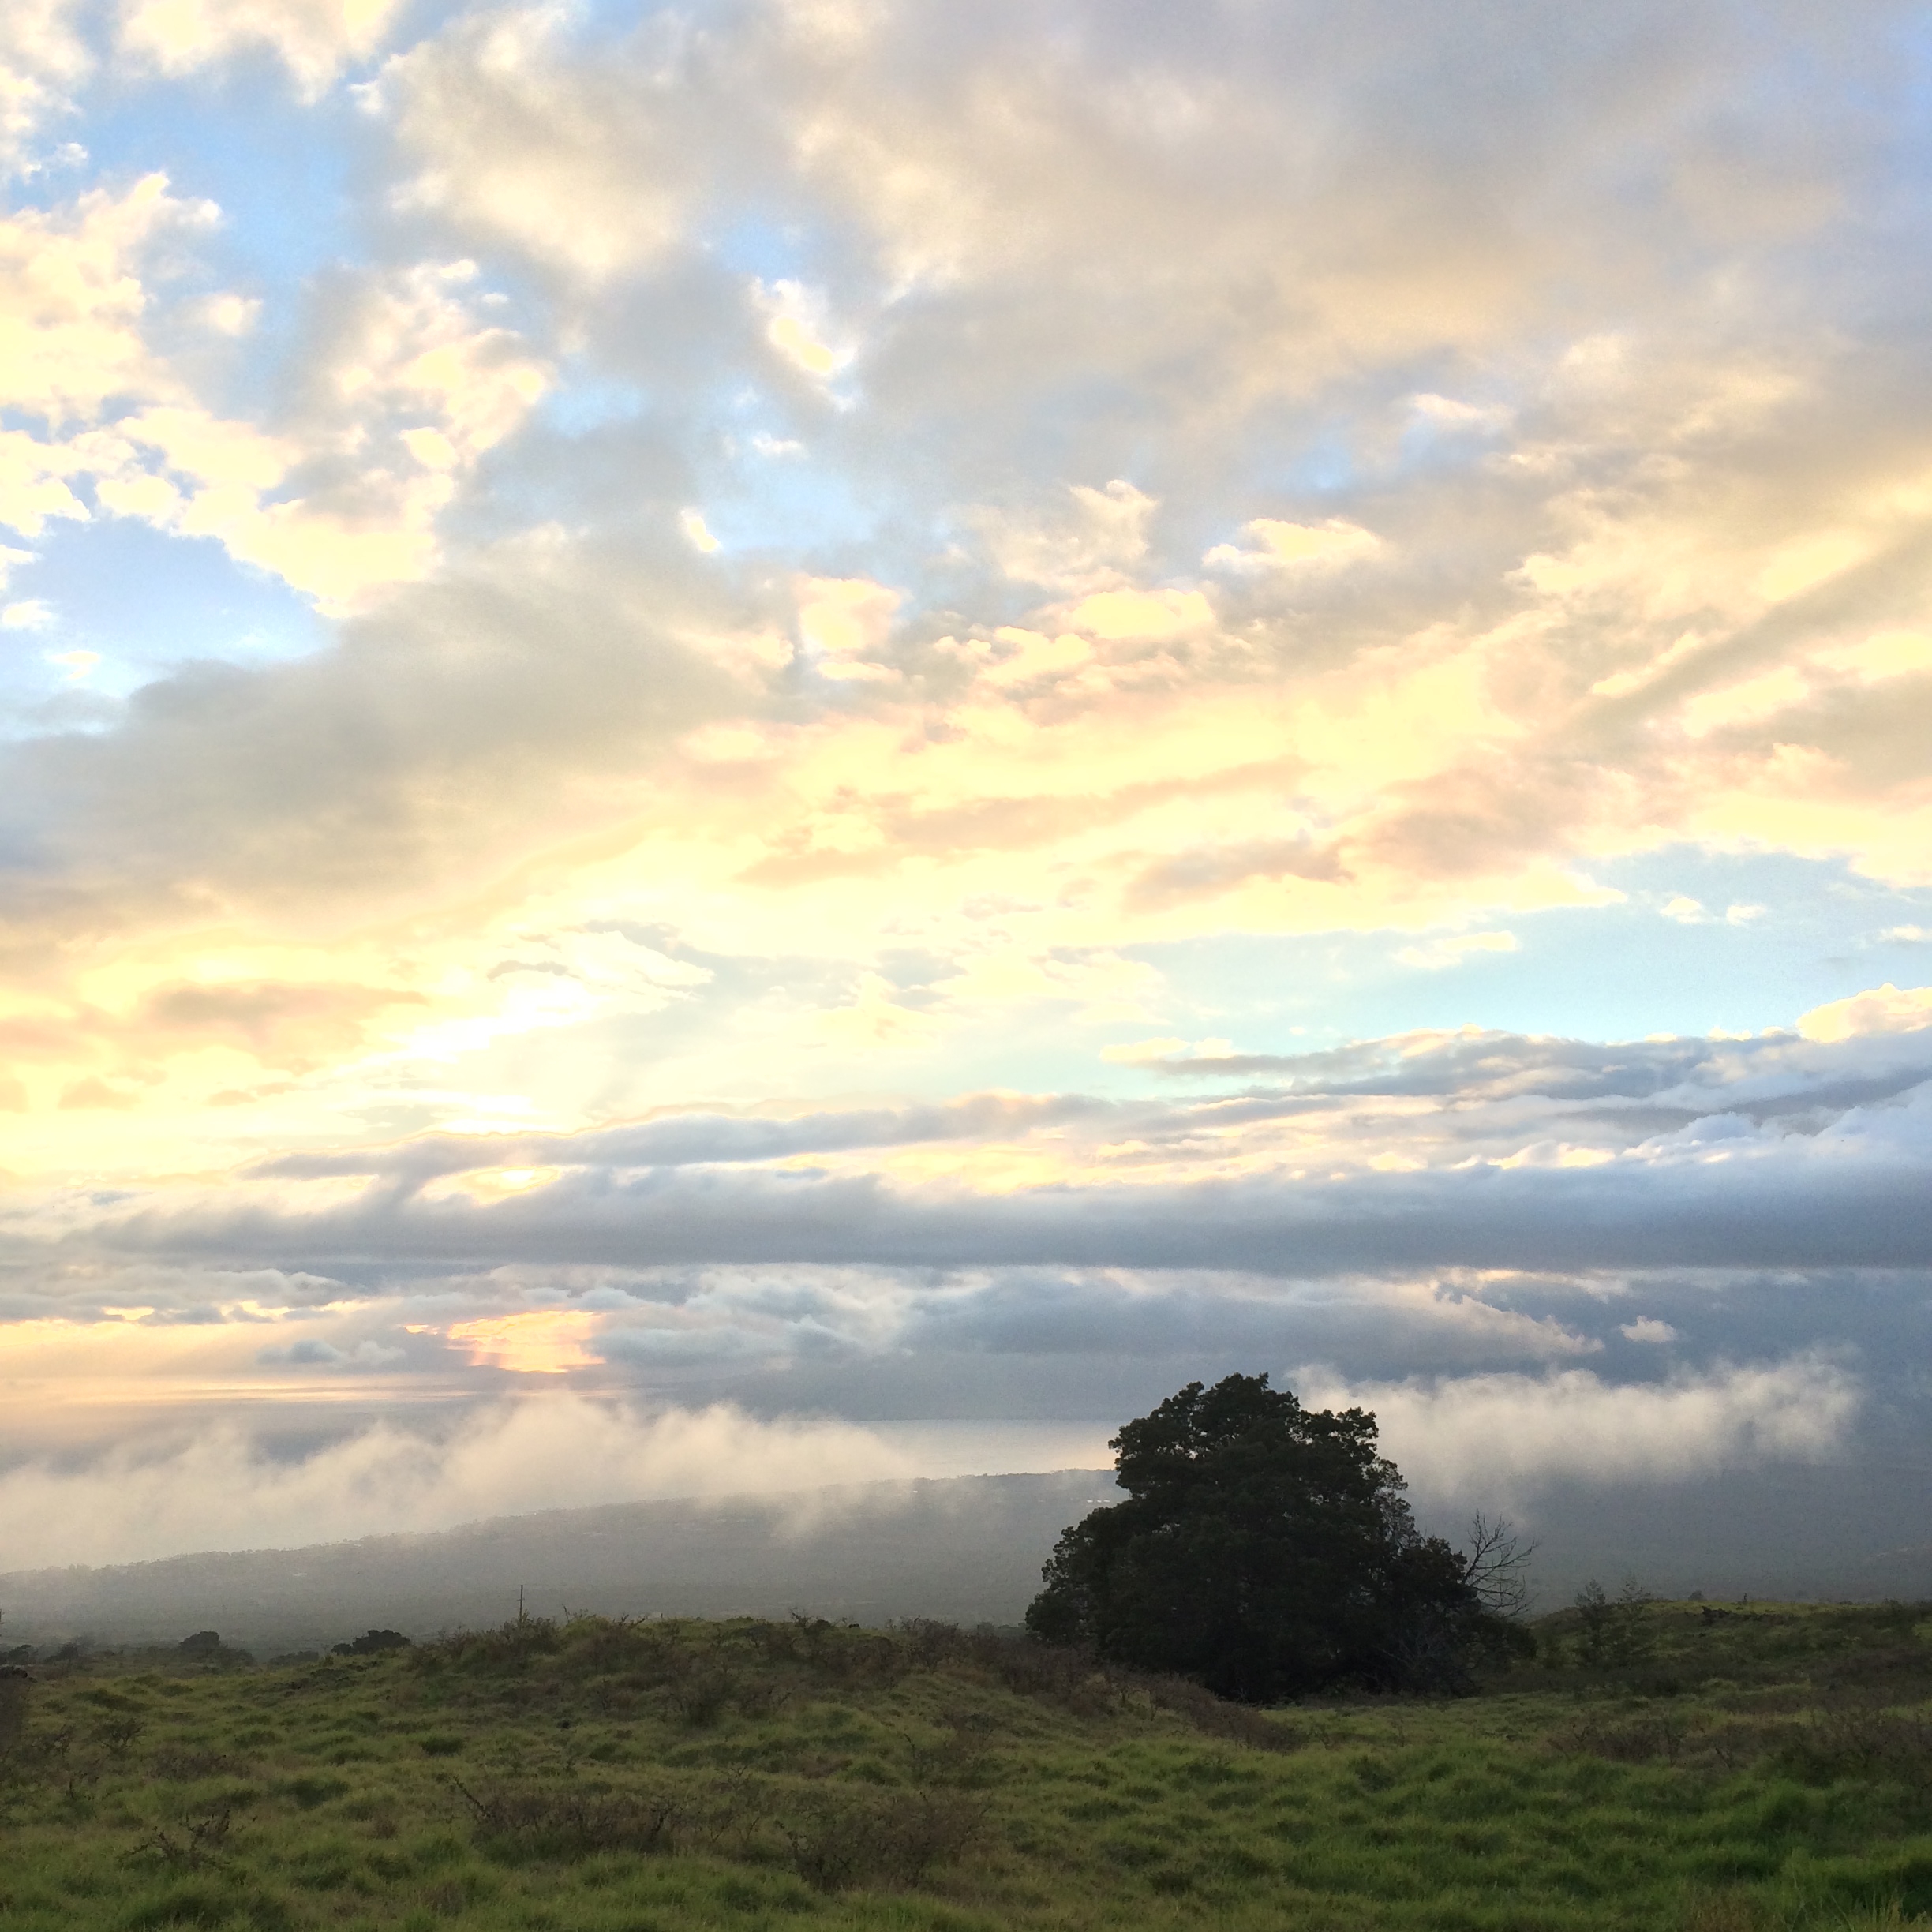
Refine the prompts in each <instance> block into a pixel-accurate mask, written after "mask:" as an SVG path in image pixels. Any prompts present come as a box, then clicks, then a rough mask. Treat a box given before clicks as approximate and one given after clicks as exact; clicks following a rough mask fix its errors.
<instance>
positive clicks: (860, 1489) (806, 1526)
mask: <svg viewBox="0 0 1932 1932" xmlns="http://www.w3.org/2000/svg"><path fill="white" fill-rule="evenodd" d="M1113 1493H1114V1488H1113V1477H1112V1474H1111V1473H1110V1472H1109V1471H1107V1470H1063V1471H1061V1472H1060V1473H1058V1474H1055V1475H1042V1476H980V1477H957V1478H954V1479H952V1480H949V1481H915V1482H904V1483H873V1484H863V1485H852V1486H850V1487H848V1488H838V1489H828V1490H821V1491H817V1492H811V1493H809V1494H806V1495H803V1496H799V1495H792V1496H782V1497H746V1498H741V1499H739V1500H734V1501H731V1502H725V1503H694V1502H671V1503H623V1504H618V1505H615V1506H612V1507H605V1508H601V1509H581V1510H554V1511H545V1513H543V1514H541V1515H534V1516H511V1517H502V1518H496V1519H494V1520H492V1521H490V1522H480V1523H474V1524H470V1525H469V1526H466V1527H464V1528H462V1529H451V1530H446V1531H444V1532H443V1533H440V1534H437V1535H432V1536H391V1537H368V1538H365V1540H363V1541H360V1542H355V1543H336V1544H322V1545H312V1546H310V1547H309V1548H304V1549H293V1550H250V1551H245V1552H237V1553H233V1554H215V1555H206V1556H177V1557H172V1558H170V1559H167V1560H165V1561H163V1562H159V1563H129V1564H124V1565H120V1566H117V1567H113V1568H108V1569H71V1570H39V1571H17V1572H15V1573H13V1574H10V1575H5V1576H0V1614H3V1615H4V1617H5V1623H4V1625H0V1634H5V1635H6V1636H9V1637H12V1638H13V1640H14V1641H16V1642H41V1643H44V1642H47V1641H49V1640H51V1639H54V1638H66V1637H69V1636H75V1635H85V1636H88V1637H91V1638H94V1639H95V1640H97V1641H99V1642H105V1643H146V1642H159V1641H162V1640H164V1639H165V1640H170V1641H172V1640H175V1639H178V1638H181V1637H182V1636H183V1635H185V1634H187V1633H188V1632H189V1631H197V1630H204V1629H205V1630H216V1631H220V1633H221V1634H222V1635H223V1637H224V1638H227V1640H228V1641H229V1642H231V1643H235V1644H238V1645H241V1646H245V1647H246V1648H248V1649H253V1650H255V1651H256V1652H257V1653H261V1654H271V1653H275V1652H277V1651H283V1650H297V1649H313V1648H315V1647H316V1646H320V1645H324V1644H327V1643H330V1642H335V1641H336V1640H338V1639H339V1638H344V1637H348V1636H353V1635H354V1634H355V1633H356V1632H357V1631H361V1630H363V1629H365V1628H367V1627H369V1626H370V1625H372V1624H379V1625H382V1626H384V1627H390V1628H393V1629H396V1630H400V1631H404V1632H406V1633H407V1634H410V1635H411V1636H427V1635H431V1634H434V1633H435V1632H436V1631H439V1630H445V1629H453V1628H456V1627H462V1626H478V1627H480V1626H485V1625H494V1624H497V1623H501V1622H502V1621H503V1620H504V1618H505V1617H506V1616H512V1615H514V1614H515V1611H516V1607H517V1593H518V1591H519V1589H523V1590H526V1592H527V1594H528V1601H529V1604H530V1609H531V1611H532V1612H533V1613H538V1612H541V1613H542V1614H546V1615H552V1616H554V1615H556V1614H557V1613H558V1612H560V1610H561V1609H562V1608H564V1606H565V1605H567V1606H568V1607H569V1608H571V1609H572V1610H590V1611H596V1612H601V1613H602V1614H604V1615H606V1616H618V1615H622V1614H631V1615H638V1614H650V1613H651V1612H663V1613H668V1614H672V1613H674V1614H678V1615H683V1616H729V1615H732V1614H736V1613H741V1612H743V1613H751V1614H756V1615H762V1616H783V1615H784V1613H785V1612H787V1611H788V1610H791V1609H792V1608H799V1609H807V1610H810V1611H811V1612H814V1613H815V1614H816V1615H818V1616H828V1617H833V1618H850V1619H852V1620H854V1621H856V1622H859V1623H882V1622H884V1621H885V1620H886V1619H888V1618H893V1617H903V1616H939V1617H945V1618H949V1619H953V1620H956V1621H959V1622H962V1623H977V1622H979V1621H982V1620H984V1621H987V1622H991V1623H1013V1622H1017V1620H1018V1619H1019V1617H1020V1613H1021V1612H1022V1611H1023V1610H1024V1608H1025V1607H1026V1604H1027V1603H1028V1600H1029V1599H1030V1598H1031V1597H1032V1595H1033V1593H1034V1592H1035V1590H1036V1589H1039V1569H1040V1565H1041V1563H1043V1562H1044V1561H1045V1559H1046V1557H1047V1552H1048V1551H1049V1550H1050V1549H1051V1548H1052V1547H1053V1543H1054V1538H1055V1537H1058V1535H1059V1533H1060V1532H1061V1530H1062V1529H1065V1527H1066V1526H1067V1525H1068V1524H1069V1523H1070V1522H1073V1521H1074V1520H1075V1519H1076V1518H1078V1517H1080V1516H1081V1515H1084V1514H1085V1512H1086V1511H1088V1509H1089V1508H1091V1507H1093V1505H1094V1504H1095V1503H1097V1502H1099V1501H1101V1500H1103V1499H1104V1498H1106V1497H1107V1496H1110V1495H1112V1494H1113Z"/></svg>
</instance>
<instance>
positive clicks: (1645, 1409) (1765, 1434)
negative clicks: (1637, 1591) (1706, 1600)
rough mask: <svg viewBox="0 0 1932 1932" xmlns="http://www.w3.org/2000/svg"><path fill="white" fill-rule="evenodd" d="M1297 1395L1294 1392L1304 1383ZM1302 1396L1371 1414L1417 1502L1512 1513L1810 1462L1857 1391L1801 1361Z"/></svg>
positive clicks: (1329, 1386)
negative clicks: (1679, 1480) (1585, 1486)
mask: <svg viewBox="0 0 1932 1932" xmlns="http://www.w3.org/2000/svg"><path fill="white" fill-rule="evenodd" d="M1304 1383H1306V1385H1307V1386H1306V1387H1304ZM1295 1387H1297V1390H1298V1391H1301V1393H1302V1395H1303V1399H1304V1400H1307V1401H1314V1402H1320V1403H1321V1404H1322V1405H1324V1406H1339V1405H1342V1404H1360V1405H1361V1406H1362V1407H1364V1408H1367V1409H1372V1410H1374V1411H1375V1413H1376V1417H1377V1419H1378V1421H1380V1424H1381V1429H1382V1441H1383V1447H1384V1449H1385V1451H1386V1452H1387V1454H1388V1455H1391V1457H1393V1458H1394V1459H1395V1462H1396V1463H1397V1464H1398V1466H1399V1467H1401V1468H1402V1470H1404V1472H1405V1473H1407V1475H1408V1476H1409V1478H1410V1482H1411V1483H1412V1484H1413V1486H1414V1488H1415V1489H1416V1492H1417V1495H1418V1496H1421V1497H1423V1498H1425V1499H1428V1500H1440V1499H1456V1500H1460V1499H1462V1498H1466V1497H1470V1496H1479V1497H1480V1496H1487V1497H1488V1498H1490V1499H1492V1500H1491V1502H1490V1503H1489V1505H1488V1507H1496V1506H1497V1505H1499V1504H1501V1505H1503V1506H1506V1507H1512V1508H1521V1507H1523V1506H1524V1503H1525V1502H1526V1500H1528V1499H1530V1498H1533V1496H1534V1495H1535V1493H1536V1492H1537V1489H1538V1488H1541V1487H1542V1486H1543V1485H1546V1484H1548V1483H1550V1482H1553V1481H1581V1482H1586V1483H1589V1482H1594V1483H1601V1484H1606V1485H1608V1484H1613V1483H1619V1482H1631V1481H1657V1480H1660V1479H1668V1478H1676V1477H1687V1476H1693V1475H1700V1474H1704V1473H1709V1472H1710V1471H1713V1470H1720V1469H1732V1468H1739V1467H1750V1466H1757V1465H1759V1464H1762V1463H1766V1462H1784V1461H1791V1462H1815V1461H1821V1460H1822V1459H1824V1458H1826V1457H1828V1456H1830V1455H1833V1454H1834V1453H1835V1452H1837V1450H1838V1449H1839V1448H1840V1446H1841V1445H1842V1444H1843V1443H1844V1440H1845V1438H1846V1436H1847V1433H1848V1431H1849V1430H1850V1428H1851V1427H1852V1424H1853V1423H1854V1421H1855V1420H1856V1419H1857V1417H1858V1414H1859V1410H1860V1408H1861V1406H1862V1405H1863V1391H1862V1390H1861V1388H1860V1387H1859V1383H1858V1382H1857V1381H1856V1380H1854V1379H1853V1378H1852V1376H1849V1375H1848V1374H1847V1373H1846V1372H1844V1370H1843V1369H1841V1368H1838V1367H1837V1366H1836V1365H1833V1364H1832V1363H1830V1362H1829V1361H1823V1360H1821V1359H1818V1358H1816V1357H1795V1358H1793V1359H1792V1360H1790V1361H1784V1362H1780V1363H1777V1364H1774V1365H1768V1366H1762V1367H1753V1368H1723V1369H1719V1370H1717V1371H1715V1372H1712V1373H1710V1374H1708V1375H1705V1376H1688V1377H1685V1378H1683V1379H1681V1380H1673V1381H1671V1382H1667V1383H1634V1384H1632V1383H1626V1384H1622V1385H1619V1384H1615V1383H1607V1382H1604V1381H1602V1380H1600V1379H1599V1378H1598V1377H1597V1376H1595V1375H1593V1374H1592V1373H1591V1372H1589V1370H1587V1369H1582V1368H1571V1369H1565V1370H1563V1371H1562V1372H1559V1373H1557V1374H1555V1375H1551V1376H1522V1375H1491V1376H1465V1377H1462V1378H1460V1379H1458V1380H1444V1381H1441V1382H1437V1383H1380V1384H1374V1385H1369V1386H1362V1385H1359V1384H1357V1385H1353V1386H1349V1387H1342V1386H1339V1385H1336V1384H1335V1383H1331V1382H1325V1381H1321V1380H1318V1379H1317V1377H1316V1375H1314V1374H1313V1373H1311V1374H1309V1375H1308V1376H1303V1377H1300V1378H1297V1379H1296V1381H1295Z"/></svg>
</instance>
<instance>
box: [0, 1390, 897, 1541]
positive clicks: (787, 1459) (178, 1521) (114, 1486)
mask: <svg viewBox="0 0 1932 1932" xmlns="http://www.w3.org/2000/svg"><path fill="white" fill-rule="evenodd" d="M909 1473H913V1466H912V1463H911V1462H909V1460H908V1458H907V1457H906V1456H905V1455H903V1454H902V1453H901V1452H900V1451H897V1450H895V1449H893V1448H892V1447H890V1446H889V1445H888V1444H887V1443H885V1442H883V1441H882V1440H880V1439H879V1437H878V1436H875V1435H874V1434H873V1433H872V1432H871V1431H869V1430H867V1429H864V1428H859V1427H857V1426H856V1425H852V1424H849V1423H842V1422H837V1421H801V1420H796V1419H781V1420H778V1421H757V1420H755V1419H754V1418H753V1417H749V1416H747V1415H746V1414H744V1413H743V1412H742V1411H741V1410H737V1409H734V1408H732V1407H730V1406H725V1405H715V1406H711V1407H708V1408H705V1409H702V1410H664V1411H661V1412H658V1413H645V1412H641V1411H638V1410H634V1409H631V1408H628V1407H627V1406H623V1405H621V1404H619V1403H612V1402H593V1401H588V1400H586V1399H584V1398H582V1397H578V1396H575V1395H556V1396H552V1397H549V1398H537V1399H532V1400H527V1401H522V1402H504V1403H501V1404H498V1405H492V1406H489V1407H486V1408H484V1409H482V1410H478V1411H477V1412H475V1413H471V1414H469V1415H466V1416H465V1417H463V1418H462V1420H461V1421H459V1422H458V1423H456V1424H455V1425H454V1426H453V1427H445V1428H441V1429H438V1428H435V1427H434V1426H433V1425H427V1424H418V1425H417V1426H414V1427H411V1426H405V1425H400V1424H394V1423H388V1422H379V1423H377V1424H376V1425H373V1426H372V1427H369V1428H365V1429H362V1430H360V1431H358V1432H356V1433H354V1434H352V1435H350V1436H346V1437H345V1438H343V1440H339V1441H336V1442H335V1443H331V1444H329V1445H328V1446H327V1447H324V1448H321V1449H318V1450H316V1451H314V1452H313V1453H312V1454H310V1455H307V1456H305V1457H302V1458H299V1459H298V1460H294V1461H282V1460H278V1459H276V1458H273V1457H271V1456H270V1455H267V1454H265V1453H264V1451H263V1448H262V1446H261V1444H260V1443H259V1442H258V1441H257V1440H256V1439H254V1438H253V1436H251V1435H250V1434H249V1432H246V1431H245V1430H243V1429H242V1428H239V1427H237V1426H234V1425H220V1426H215V1427H211V1428H204V1429H202V1430H200V1431H199V1432H195V1433H193V1434H192V1435H190V1436H189V1437H188V1439H187V1440H185V1441H176V1442H174V1443H168V1444H165V1445H162V1446H158V1447H157V1446H152V1445H151V1446H148V1447H140V1446H135V1447H121V1448H117V1449H115V1450H114V1451H110V1453H108V1454H107V1455H103V1456H102V1457H100V1458H99V1459H97V1460H95V1461H93V1462H89V1463H87V1464H85V1465H84V1466H80V1467H65V1466H61V1465H60V1464H59V1463H58V1462H54V1461H51V1460H48V1459H44V1458H43V1459H36V1460H35V1461H32V1462H27V1463H25V1464H24V1465H20V1466H16V1467H14V1468H12V1469H10V1470H6V1472H5V1473H0V1522H3V1523H4V1524H5V1525H6V1534H5V1543H4V1545H3V1546H0V1548H4V1556H3V1557H0V1563H4V1567H6V1568H8V1569H20V1570H25V1569H35V1568H43V1567H54V1566H56V1565H65V1564H71V1563H132V1562H140V1561H144V1560H146V1559H151V1558H154V1557H160V1556H174V1555H177V1554H180V1553H182V1552H189V1551H199V1550H238V1549H263V1548H294V1547H296V1546H298V1545H301V1544H310V1543H323V1542H331V1541H345V1540H348V1539H351V1538H354V1537H365V1536H381V1535H387V1534H393V1533H399V1532H414V1531H424V1530H434V1529H449V1528H451V1527H452V1526H455V1525H456V1524H458V1523H462V1522H474V1521H476V1520H478V1519H480V1518H485V1517H490V1516H508V1515H520V1514H523V1513H526V1512H527V1511H533V1510H544V1509H557V1508H563V1507H582V1506H586V1505H590V1504H593V1503H629V1502H638V1501H643V1500H648V1499H651V1498H655V1497H663V1496H697V1497H707V1498H711V1497H723V1496H736V1495H742V1494H767V1495H781V1494H785V1493H789V1492H799V1491H810V1490H812V1489H814V1488H818V1487H819V1486H820V1485H830V1484H840V1483H851V1482H864V1481H876V1480H879V1479H882V1478H887V1477H902V1476H904V1475H907V1474H909Z"/></svg>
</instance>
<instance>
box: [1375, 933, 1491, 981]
mask: <svg viewBox="0 0 1932 1932" xmlns="http://www.w3.org/2000/svg"><path fill="white" fill-rule="evenodd" d="M1516 949H1517V939H1516V935H1515V934H1514V933H1507V932H1482V933H1462V934H1457V935H1456V936H1455V937H1454V938H1447V939H1432V940H1429V941H1428V942H1425V943H1424V944H1422V945H1411V946H1404V947H1403V948H1402V950H1401V951H1400V952H1399V953H1397V954H1396V955H1395V957H1396V958H1397V959H1398V960H1399V961H1400V962H1401V963H1402V964H1403V965H1405V966H1413V967H1414V968H1416V969H1417V971H1418V972H1443V970H1444V969H1445V968H1448V967H1451V966H1460V965H1462V964H1464V963H1465V962H1466V961H1467V960H1471V959H1475V958H1477V957H1480V956H1481V955H1482V954H1483V953H1514V952H1515V951H1516Z"/></svg>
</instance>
